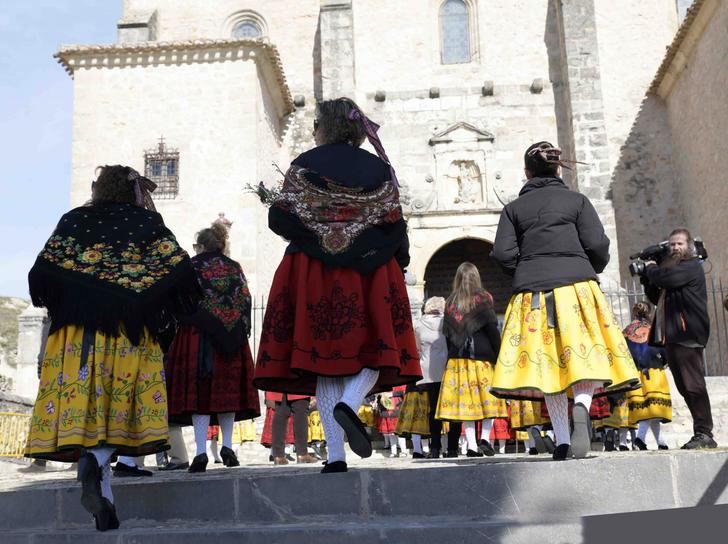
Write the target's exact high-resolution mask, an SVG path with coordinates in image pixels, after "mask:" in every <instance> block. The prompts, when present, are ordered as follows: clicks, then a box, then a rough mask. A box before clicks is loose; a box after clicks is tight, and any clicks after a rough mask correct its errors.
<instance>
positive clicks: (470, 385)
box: [435, 359, 508, 421]
mask: <svg viewBox="0 0 728 544" xmlns="http://www.w3.org/2000/svg"><path fill="white" fill-rule="evenodd" d="M492 379H493V365H491V364H490V363H489V362H488V361H475V360H472V359H449V360H448V362H447V366H446V367H445V374H443V376H442V386H441V388H440V398H439V399H438V402H437V412H436V414H435V417H436V418H437V419H444V420H446V421H480V420H481V419H490V418H494V417H508V408H507V407H506V402H505V401H504V400H503V399H498V398H496V397H494V396H493V395H491V394H490V392H489V391H488V388H489V387H490V385H491V382H492Z"/></svg>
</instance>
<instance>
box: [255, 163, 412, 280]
mask: <svg viewBox="0 0 728 544" xmlns="http://www.w3.org/2000/svg"><path fill="white" fill-rule="evenodd" d="M268 223H269V226H270V228H271V230H273V232H275V233H276V234H279V235H280V236H283V237H284V238H285V239H287V240H289V241H291V242H292V243H293V244H294V246H295V247H296V249H298V250H300V251H303V252H304V253H306V254H307V255H308V256H310V257H313V258H315V259H318V260H320V261H322V262H323V263H324V264H326V265H328V266H336V267H346V268H353V269H355V270H356V271H357V272H359V273H361V274H368V273H370V272H373V271H374V270H375V269H376V268H378V267H379V266H382V265H383V264H386V263H387V262H388V261H389V260H390V259H391V258H392V257H395V256H397V257H398V259H397V260H398V261H399V263H400V266H402V268H404V267H406V266H407V264H409V255H408V254H407V248H408V241H407V223H405V221H404V219H403V217H402V207H401V206H400V203H399V192H398V191H397V188H396V187H395V186H394V184H392V182H391V181H386V182H384V183H383V184H381V185H380V186H379V187H378V188H376V189H374V190H371V191H364V190H363V189H362V188H352V187H345V186H343V185H339V184H337V183H335V182H334V181H332V180H330V179H328V178H326V177H324V176H321V175H320V174H318V173H317V172H315V171H313V170H309V169H307V168H303V167H301V166H297V165H295V164H294V165H292V166H291V167H290V168H289V169H288V172H287V173H286V175H285V179H284V182H283V187H282V189H281V191H280V193H279V194H278V195H277V197H276V198H275V200H274V202H273V205H272V206H271V209H270V212H269V215H268Z"/></svg>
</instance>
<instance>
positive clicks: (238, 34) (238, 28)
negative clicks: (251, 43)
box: [233, 21, 263, 39]
mask: <svg viewBox="0 0 728 544" xmlns="http://www.w3.org/2000/svg"><path fill="white" fill-rule="evenodd" d="M262 35H263V30H262V29H261V28H260V25H259V24H258V23H256V22H255V21H243V22H242V23H238V24H237V25H235V28H233V38H237V39H241V38H260V37H261V36H262Z"/></svg>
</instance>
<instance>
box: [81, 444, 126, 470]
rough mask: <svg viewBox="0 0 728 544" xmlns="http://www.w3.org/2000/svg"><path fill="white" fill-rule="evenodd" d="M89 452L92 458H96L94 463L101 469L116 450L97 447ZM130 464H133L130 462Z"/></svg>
mask: <svg viewBox="0 0 728 544" xmlns="http://www.w3.org/2000/svg"><path fill="white" fill-rule="evenodd" d="M89 451H90V452H91V453H92V454H93V456H94V457H96V462H97V463H98V464H99V466H100V467H103V466H104V465H105V464H106V463H108V462H109V460H110V459H111V456H112V455H114V452H115V451H116V448H107V447H100V446H97V447H95V448H91V449H90V450H89ZM132 464H134V463H133V462H132Z"/></svg>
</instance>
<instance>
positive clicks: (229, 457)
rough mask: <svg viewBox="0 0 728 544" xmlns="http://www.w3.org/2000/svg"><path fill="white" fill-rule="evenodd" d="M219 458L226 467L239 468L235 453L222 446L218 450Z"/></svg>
mask: <svg viewBox="0 0 728 544" xmlns="http://www.w3.org/2000/svg"><path fill="white" fill-rule="evenodd" d="M220 457H222V462H223V464H224V465H225V466H226V467H239V466H240V461H238V457H237V455H235V452H234V451H233V450H231V449H230V448H228V447H227V446H223V447H222V449H221V450H220Z"/></svg>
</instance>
